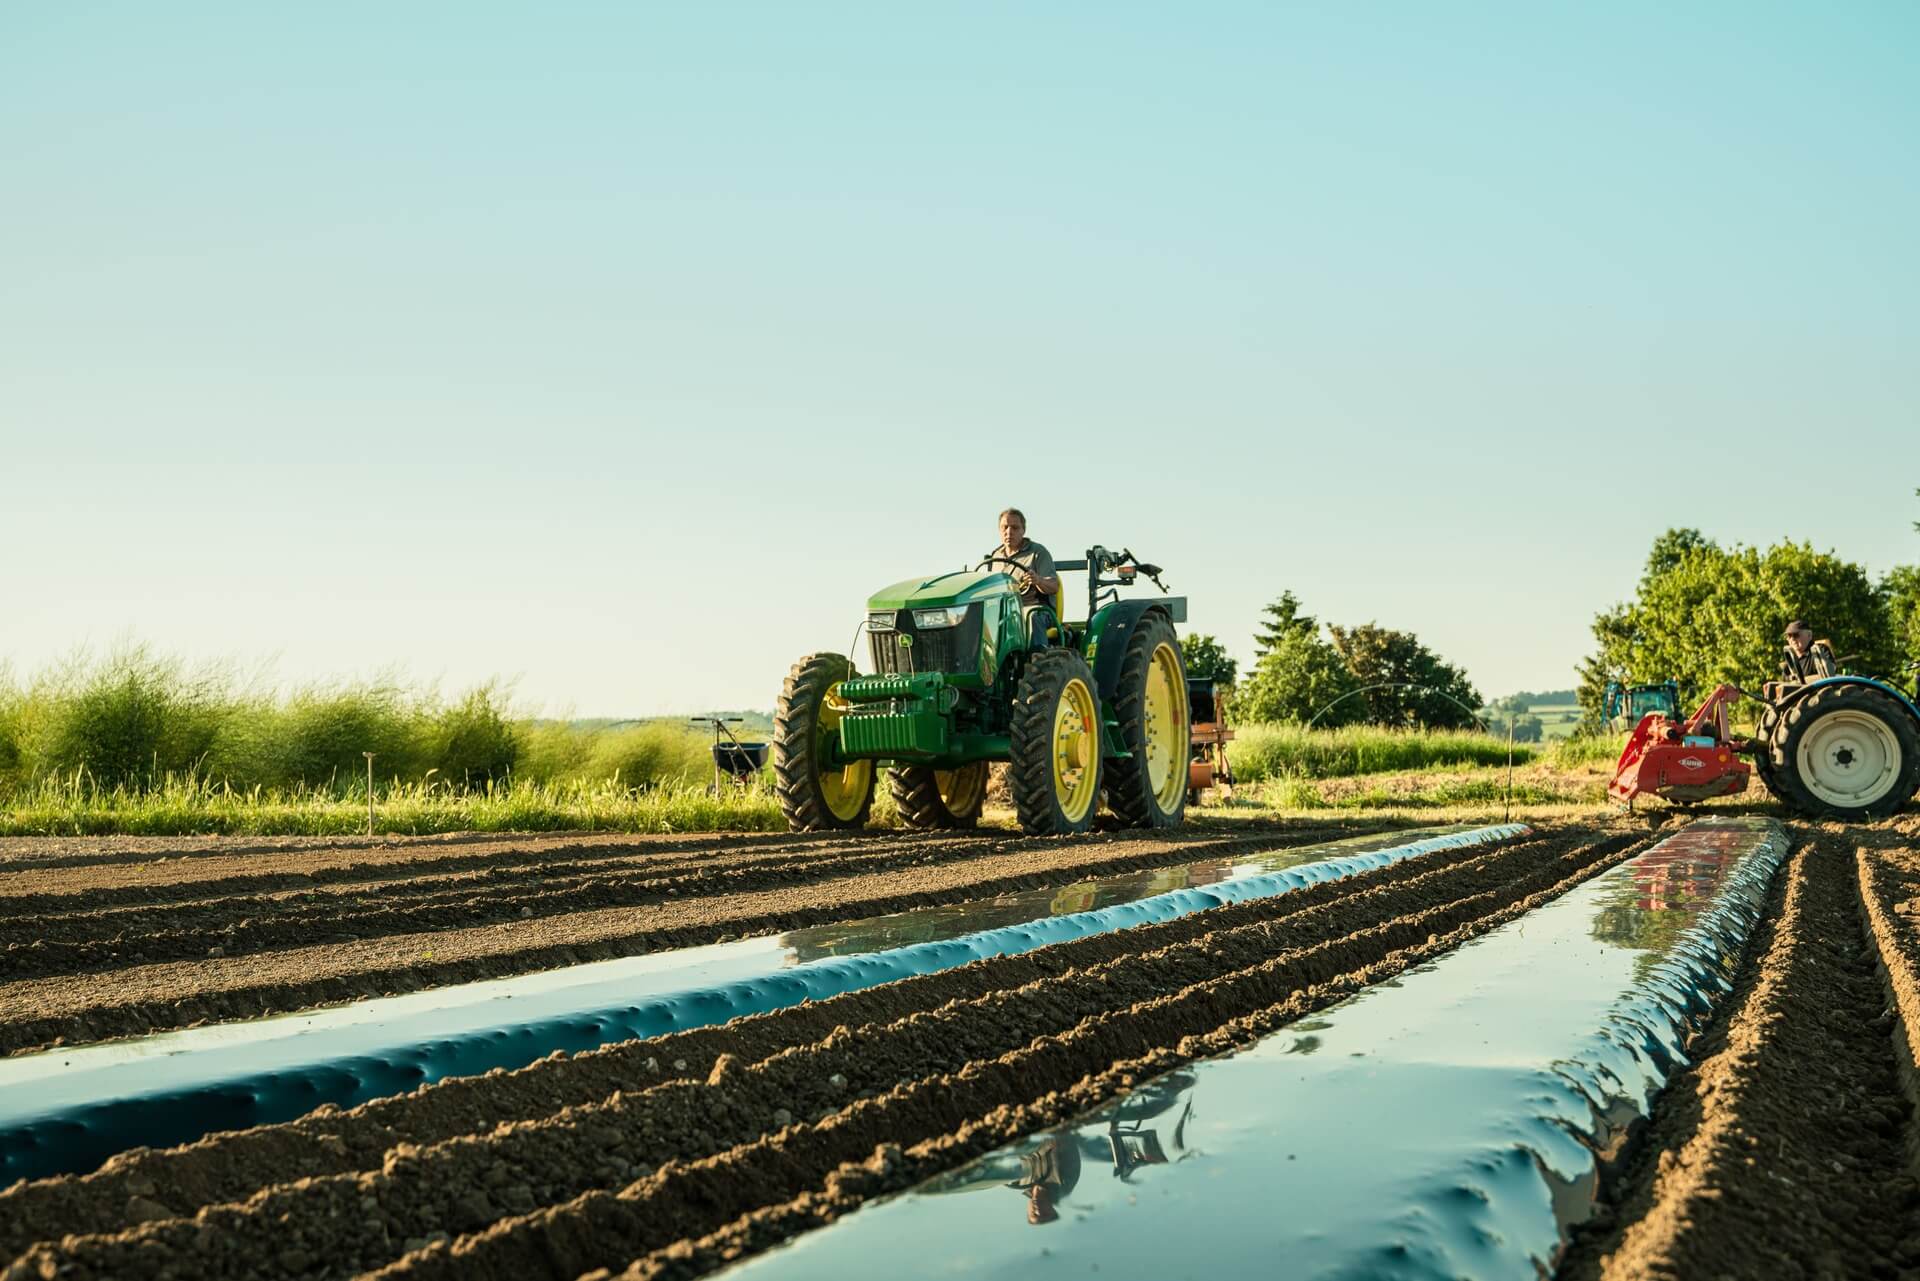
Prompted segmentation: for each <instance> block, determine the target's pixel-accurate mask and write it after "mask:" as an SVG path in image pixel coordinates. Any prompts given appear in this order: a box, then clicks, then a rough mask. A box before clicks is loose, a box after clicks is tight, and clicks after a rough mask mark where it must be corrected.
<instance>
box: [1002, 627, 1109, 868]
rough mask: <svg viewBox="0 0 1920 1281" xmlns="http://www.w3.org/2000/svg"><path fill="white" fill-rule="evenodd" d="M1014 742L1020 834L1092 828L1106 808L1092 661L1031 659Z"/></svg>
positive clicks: (1070, 656)
mask: <svg viewBox="0 0 1920 1281" xmlns="http://www.w3.org/2000/svg"><path fill="white" fill-rule="evenodd" d="M1012 740H1013V743H1012V751H1011V752H1010V753H1009V755H1010V757H1011V759H1010V761H1009V765H1008V769H1007V789H1008V791H1010V792H1012V793H1013V809H1014V813H1015V814H1017V815H1018V816H1019V819H1020V830H1021V831H1023V832H1025V833H1027V835H1029V836H1065V835H1068V834H1070V833H1073V832H1084V831H1086V830H1087V828H1089V827H1091V826H1092V825H1093V816H1094V814H1095V812H1096V811H1097V810H1099V808H1100V695H1099V694H1098V693H1097V692H1096V689H1095V686H1094V683H1093V670H1092V669H1091V668H1089V667H1088V666H1087V660H1086V659H1084V658H1082V657H1080V655H1079V654H1077V653H1075V652H1074V651H1073V650H1070V649H1043V650H1038V651H1036V652H1035V653H1034V654H1033V656H1032V657H1031V658H1029V659H1028V660H1027V670H1026V671H1025V672H1023V673H1022V674H1021V676H1020V684H1019V686H1018V688H1017V689H1016V690H1015V691H1014V696H1013V725H1012Z"/></svg>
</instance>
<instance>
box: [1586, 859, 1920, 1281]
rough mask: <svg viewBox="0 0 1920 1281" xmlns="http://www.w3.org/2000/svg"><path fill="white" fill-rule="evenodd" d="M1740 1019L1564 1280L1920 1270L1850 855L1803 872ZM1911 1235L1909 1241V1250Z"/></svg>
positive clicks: (1877, 985)
mask: <svg viewBox="0 0 1920 1281" xmlns="http://www.w3.org/2000/svg"><path fill="white" fill-rule="evenodd" d="M1785 880H1786V884H1785V888H1784V900H1783V902H1782V904H1781V906H1780V908H1779V913H1778V916H1777V917H1776V918H1775V919H1774V921H1773V923H1772V925H1771V928H1770V929H1768V930H1766V931H1764V932H1763V934H1762V935H1761V937H1760V938H1759V940H1758V941H1757V943H1756V946H1755V953H1754V955H1755V960H1754V962H1753V964H1752V966H1751V968H1750V970H1749V972H1748V974H1747V975H1745V976H1744V977H1743V980H1742V990H1740V991H1739V993H1738V996H1737V1000H1736V1002H1735V1003H1734V1004H1733V1005H1732V1007H1731V1013H1730V1015H1729V1016H1728V1017H1727V1018H1726V1019H1725V1020H1723V1021H1722V1022H1720V1023H1719V1024H1718V1025H1717V1026H1716V1027H1714V1028H1712V1029H1710V1030H1709V1032H1708V1034H1707V1037H1706V1039H1705V1040H1704V1041H1703V1043H1702V1046H1701V1051H1700V1057H1699V1059H1698V1061H1697V1062H1696V1063H1695V1064H1694V1065H1693V1066H1691V1067H1689V1068H1687V1069H1685V1070H1683V1071H1682V1072H1680V1073H1679V1074H1677V1075H1676V1076H1675V1077H1674V1078H1673V1080H1672V1081H1671V1082H1670V1083H1669V1084H1668V1086H1667V1088H1666V1090H1665V1091H1664V1093H1663V1094H1662V1096H1661V1100H1660V1103H1659V1105H1658V1107H1657V1108H1656V1109H1655V1112H1654V1116H1653V1120H1652V1126H1651V1130H1650V1133H1649V1136H1648V1141H1647V1142H1646V1143H1645V1144H1644V1145H1643V1147H1642V1149H1641V1155H1640V1156H1639V1158H1638V1160H1637V1161H1635V1162H1634V1163H1633V1165H1632V1166H1631V1167H1630V1169H1629V1171H1628V1172H1627V1173H1626V1174H1625V1175H1624V1177H1622V1178H1621V1179H1620V1180H1619V1186H1618V1188H1617V1189H1615V1191H1614V1194H1613V1200H1614V1203H1615V1205H1616V1206H1617V1207H1618V1208H1617V1209H1615V1210H1613V1211H1611V1212H1610V1213H1608V1214H1606V1215H1605V1216H1604V1217H1601V1218H1599V1219H1597V1220H1595V1221H1594V1222H1593V1223H1591V1224H1590V1225H1588V1227H1587V1228H1586V1229H1585V1230H1583V1231H1582V1232H1581V1233H1580V1234H1579V1235H1578V1236H1577V1237H1576V1239H1575V1241H1574V1243H1573V1245H1572V1247H1571V1249H1570V1250H1569V1251H1568V1253H1567V1256H1566V1258H1565V1259H1564V1260H1563V1262H1562V1266H1561V1270H1560V1275H1561V1277H1562V1278H1566V1279H1572V1278H1592V1277H1600V1278H1607V1279H1609V1281H1611V1279H1613V1278H1629V1277H1632V1278H1640V1277H1655V1278H1676V1279H1677V1278H1689V1277H1702V1276H1711V1277H1716V1278H1722V1277H1724V1278H1736V1279H1737V1278H1748V1277H1751V1278H1756V1279H1758V1278H1777V1277H1782V1276H1806V1277H1883V1276H1884V1277H1892V1276H1897V1275H1904V1274H1906V1273H1907V1270H1909V1269H1911V1268H1913V1267H1914V1266H1915V1265H1916V1264H1920V1251H1917V1250H1916V1244H1917V1243H1916V1242H1915V1241H1914V1240H1912V1239H1911V1238H1910V1234H1911V1232H1912V1230H1913V1224H1914V1218H1913V1216H1914V1212H1915V1209H1916V1197H1915V1187H1914V1183H1913V1181H1912V1179H1911V1178H1910V1177H1909V1176H1908V1174H1907V1173H1906V1171H1905V1167H1904V1151H1903V1144H1904V1137H1905V1134H1906V1130H1907V1127H1908V1125H1909V1123H1910V1120H1911V1116H1910V1109H1909V1107H1908V1104H1907V1101H1906V1099H1905V1097H1904V1096H1903V1095H1902V1094H1901V1093H1900V1088H1899V1082H1898V1079H1897V1077H1896V1074H1895V1064H1894V1056H1893V1050H1892V1044H1891V1042H1890V1040H1889V1033H1890V1031H1892V1030H1893V1027H1894V1023H1895V1018H1894V1014H1893V1012H1892V1011H1891V1010H1889V1009H1887V1008H1886V1006H1887V1001H1886V994H1885V991H1884V989H1883V987H1882V985H1881V982H1880V979H1879V978H1878V976H1877V975H1876V973H1875V964H1876V957H1875V954H1874V951H1873V949H1872V948H1871V947H1870V946H1869V945H1868V944H1867V943H1866V941H1865V939H1864V937H1863V930H1862V913H1863V911H1864V907H1863V904H1862V902H1861V898H1860V887H1859V884H1858V882H1857V881H1856V879H1855V876H1854V865H1853V859H1852V857H1851V856H1850V852H1849V849H1848V848H1847V843H1846V842H1845V841H1843V840H1841V839H1839V838H1837V837H1835V836H1833V835H1819V836H1816V837H1815V838H1814V839H1813V840H1811V841H1808V842H1806V843H1804V844H1802V846H1801V847H1800V848H1799V850H1798V851H1796V853H1795V854H1794V856H1793V858H1792V860H1791V862H1790V863H1789V865H1788V869H1787V876H1786V878H1785ZM1903 1238H1907V1239H1903Z"/></svg>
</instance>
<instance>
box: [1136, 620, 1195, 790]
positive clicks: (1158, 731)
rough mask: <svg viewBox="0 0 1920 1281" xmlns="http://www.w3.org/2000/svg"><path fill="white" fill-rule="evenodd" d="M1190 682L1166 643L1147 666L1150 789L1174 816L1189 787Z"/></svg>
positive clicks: (1174, 651)
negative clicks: (1188, 686) (1188, 696)
mask: <svg viewBox="0 0 1920 1281" xmlns="http://www.w3.org/2000/svg"><path fill="white" fill-rule="evenodd" d="M1187 718H1188V713H1187V682H1186V678H1185V676H1184V674H1183V673H1182V671H1181V668H1180V653H1179V651H1178V650H1176V649H1174V647H1173V646H1172V645H1169V644H1166V643H1162V644H1161V645H1159V646H1158V647H1157V648H1155V650H1154V651H1153V661H1152V662H1150V663H1148V664H1147V716H1146V721H1147V726H1146V728H1147V745H1146V757H1147V786H1148V788H1150V789H1151V790H1152V792H1153V800H1154V804H1156V805H1158V806H1159V807H1160V812H1161V813H1162V814H1171V813H1172V812H1173V809H1174V807H1175V806H1176V805H1178V804H1179V803H1180V794H1181V793H1182V792H1184V791H1185V790H1186V787H1187V757H1188V755H1189V754H1190V753H1191V751H1192V743H1191V731H1190V729H1189V727H1188V723H1187Z"/></svg>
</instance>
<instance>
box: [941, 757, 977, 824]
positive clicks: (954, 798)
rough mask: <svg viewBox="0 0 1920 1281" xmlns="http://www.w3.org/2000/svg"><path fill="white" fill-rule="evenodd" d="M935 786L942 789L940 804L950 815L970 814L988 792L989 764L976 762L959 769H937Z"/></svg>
mask: <svg viewBox="0 0 1920 1281" xmlns="http://www.w3.org/2000/svg"><path fill="white" fill-rule="evenodd" d="M933 785H934V786H935V787H937V788H939V789H940V803H941V804H942V805H944V806H946V807H947V813H949V814H970V813H972V812H973V809H974V807H975V806H976V805H978V804H979V803H980V798H981V797H983V796H984V795H986V791H987V763H986V762H985V761H976V762H975V763H973V764H972V765H962V766H961V767H960V768H959V769H937V770H935V771H934V772H933Z"/></svg>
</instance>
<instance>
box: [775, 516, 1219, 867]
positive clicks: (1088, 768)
mask: <svg viewBox="0 0 1920 1281" xmlns="http://www.w3.org/2000/svg"><path fill="white" fill-rule="evenodd" d="M1003 561H1004V558H1002V557H998V556H989V557H988V558H986V559H985V560H983V561H981V562H980V563H979V564H978V565H977V566H975V567H974V568H973V569H971V570H960V571H957V572H954V573H949V574H938V575H935V576H934V577H931V578H926V579H908V580H907V581H906V582H902V583H895V584H894V585H893V586H891V587H887V588H883V589H882V590H880V591H878V592H876V593H874V595H873V596H872V597H871V598H869V599H868V601H867V612H866V619H865V623H864V626H865V630H866V633H867V641H868V651H869V657H870V659H871V662H872V665H873V669H874V671H873V674H872V675H870V676H862V675H860V674H858V673H857V672H856V671H855V669H854V665H853V663H852V662H851V660H849V659H848V657H847V656H846V655H844V654H838V653H820V654H809V655H808V656H807V657H805V658H803V659H801V660H800V661H799V662H798V663H795V664H794V665H793V669H792V670H791V671H790V672H789V673H788V674H787V680H786V684H785V686H784V687H783V688H782V689H781V692H780V701H779V703H778V705H777V706H776V709H775V712H774V731H773V769H774V785H775V788H776V790H777V792H778V795H779V798H780V808H781V811H782V812H783V813H784V814H785V816H786V819H787V825H788V826H789V827H790V828H792V829H793V830H794V831H805V832H812V831H826V830H831V829H836V828H858V827H863V826H865V824H866V821H867V814H868V811H869V810H870V808H871V807H872V804H873V796H874V788H875V785H876V783H877V780H878V778H879V774H880V772H881V770H882V769H884V770H885V771H886V777H887V787H888V790H889V791H890V792H891V793H892V795H893V799H894V801H895V803H896V804H897V805H898V806H899V810H900V816H901V818H902V819H903V820H904V821H905V822H906V823H907V824H908V825H909V826H912V827H921V828H956V827H971V826H973V825H974V823H975V822H976V821H977V820H978V819H979V816H980V810H981V806H982V805H983V803H984V802H985V800H986V794H987V766H988V765H989V763H992V762H996V761H1004V762H1006V763H1007V766H1008V769H1007V789H1008V791H1009V792H1010V793H1011V795H1012V798H1013V805H1014V810H1015V812H1016V814H1017V815H1018V818H1019V822H1020V827H1021V829H1022V830H1023V831H1026V832H1028V833H1031V834H1036V835H1054V834H1063V833H1069V832H1081V831H1085V830H1086V829H1087V828H1088V827H1090V826H1091V825H1092V823H1093V820H1094V817H1095V814H1096V812H1097V811H1098V809H1099V808H1100V803H1101V800H1102V798H1104V799H1105V802H1106V806H1107V808H1108V809H1109V810H1110V811H1112V813H1113V815H1114V816H1115V817H1116V818H1117V819H1118V820H1119V821H1120V822H1121V823H1122V824H1124V825H1127V826H1132V827H1171V826H1174V825H1176V824H1178V823H1180V822H1182V821H1183V820H1184V818H1185V816H1186V807H1187V797H1188V790H1189V788H1190V787H1191V786H1192V783H1193V778H1194V771H1193V760H1192V753H1193V747H1192V742H1191V733H1190V730H1189V726H1190V724H1191V721H1192V716H1191V710H1190V706H1189V702H1188V687H1187V677H1186V664H1185V661H1184V659H1183V658H1182V656H1181V651H1180V639H1179V636H1178V635H1177V634H1176V633H1175V631H1174V625H1175V624H1176V623H1184V622H1186V618H1187V602H1186V599H1185V598H1184V597H1180V596H1168V595H1166V591H1167V588H1166V585H1165V584H1164V583H1162V582H1161V581H1160V569H1159V567H1158V566H1156V565H1149V564H1146V563H1144V562H1142V561H1141V560H1139V559H1138V558H1137V557H1135V556H1134V554H1133V553H1132V552H1130V551H1126V550H1124V549H1123V550H1121V551H1119V552H1110V551H1108V550H1107V549H1106V548H1104V547H1092V548H1089V549H1088V550H1087V554H1086V557H1085V558H1084V559H1082V560H1063V561H1058V562H1056V564H1055V568H1056V570H1057V571H1059V572H1061V573H1072V572H1083V573H1085V574H1086V575H1087V614H1086V618H1085V619H1084V620H1081V621H1078V622H1075V621H1070V620H1068V618H1067V616H1066V608H1065V604H1066V592H1065V589H1064V587H1062V588H1061V590H1059V591H1057V592H1055V594H1054V598H1053V600H1052V601H1051V602H1050V606H1040V607H1038V608H1040V609H1044V610H1047V611H1048V612H1049V613H1050V616H1051V617H1050V620H1049V622H1048V624H1047V626H1046V628H1045V636H1046V644H1045V645H1041V646H1036V645H1035V643H1034V630H1035V623H1034V620H1033V618H1032V617H1031V615H1032V610H1031V609H1030V608H1028V607H1023V605H1022V603H1021V600H1020V594H1019V592H1018V590H1017V589H1016V588H1015V586H1014V582H1013V579H1012V577H1011V576H1010V574H1009V573H1008V572H1007V571H1006V569H1005V568H1000V567H996V566H997V565H1000V564H1001V563H1002V562H1003ZM1007 564H1009V565H1010V562H1008V563H1007ZM1143 578H1144V579H1146V580H1148V581H1150V582H1152V583H1153V585H1154V586H1156V587H1158V588H1160V591H1161V593H1162V594H1161V596H1160V597H1158V598H1151V597H1150V598H1146V599H1129V598H1123V597H1122V596H1121V595H1120V592H1121V589H1123V588H1130V587H1134V586H1136V585H1137V584H1138V582H1139V580H1141V579H1143Z"/></svg>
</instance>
